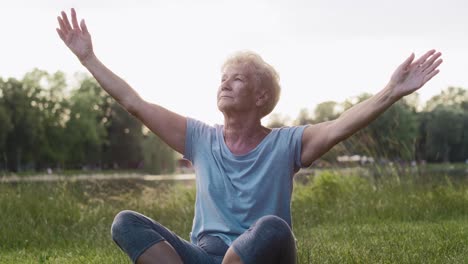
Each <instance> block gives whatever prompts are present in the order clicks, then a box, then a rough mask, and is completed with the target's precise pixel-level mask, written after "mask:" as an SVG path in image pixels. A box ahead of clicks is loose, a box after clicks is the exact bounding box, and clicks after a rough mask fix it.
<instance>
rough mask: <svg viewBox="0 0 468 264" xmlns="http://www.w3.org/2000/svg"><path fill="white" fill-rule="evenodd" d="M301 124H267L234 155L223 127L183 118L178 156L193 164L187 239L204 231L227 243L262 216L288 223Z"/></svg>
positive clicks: (299, 146) (194, 241)
mask: <svg viewBox="0 0 468 264" xmlns="http://www.w3.org/2000/svg"><path fill="white" fill-rule="evenodd" d="M304 128H305V127H304V126H298V127H283V128H277V129H272V131H271V132H270V133H269V134H268V135H267V136H266V137H265V138H264V139H263V140H262V141H261V142H260V144H259V145H258V146H257V147H256V148H254V149H253V150H251V151H250V152H249V153H247V154H245V155H234V154H232V152H231V151H230V150H229V149H228V147H227V146H226V144H225V142H224V136H223V126H221V125H216V126H214V127H212V126H209V125H206V124H204V123H202V122H200V121H197V120H194V119H191V118H188V119H187V133H186V140H185V155H184V158H185V159H188V160H190V161H191V162H192V164H193V166H194V169H195V174H196V186H197V193H196V194H197V195H196V200H195V216H194V220H193V226H192V232H191V234H190V239H191V242H192V243H195V244H196V243H197V241H198V238H199V236H200V234H209V235H212V236H217V237H220V238H221V239H222V240H223V241H224V242H226V244H227V245H231V243H232V242H233V241H234V240H235V239H236V238H237V237H238V236H240V235H241V234H242V233H244V232H245V231H246V230H247V229H248V228H249V227H250V226H251V225H252V224H253V223H254V222H255V221H256V220H258V219H259V218H260V217H262V216H265V215H276V216H279V217H281V218H282V219H284V220H285V221H286V222H287V223H288V224H289V225H290V226H291V206H290V205H291V193H292V189H293V181H292V180H293V176H294V174H295V173H296V172H297V171H298V170H299V168H300V167H301V140H302V134H303V132H304Z"/></svg>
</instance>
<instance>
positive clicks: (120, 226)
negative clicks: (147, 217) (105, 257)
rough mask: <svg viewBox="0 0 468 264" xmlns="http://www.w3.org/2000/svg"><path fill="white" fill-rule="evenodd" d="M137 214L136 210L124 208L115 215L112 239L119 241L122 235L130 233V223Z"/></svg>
mask: <svg viewBox="0 0 468 264" xmlns="http://www.w3.org/2000/svg"><path fill="white" fill-rule="evenodd" d="M136 214H137V213H136V212H133V211H130V210H124V211H121V212H119V213H118V214H117V215H116V216H115V218H114V221H113V222H112V226H111V235H112V239H114V240H115V241H119V238H120V237H122V235H124V234H125V233H128V230H129V225H130V223H131V222H132V221H133V219H135V217H136Z"/></svg>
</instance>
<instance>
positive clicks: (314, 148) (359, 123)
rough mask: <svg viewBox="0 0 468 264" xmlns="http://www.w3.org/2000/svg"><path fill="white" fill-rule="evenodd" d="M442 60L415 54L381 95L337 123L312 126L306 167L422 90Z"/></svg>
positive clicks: (304, 145) (304, 149)
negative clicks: (409, 96)
mask: <svg viewBox="0 0 468 264" xmlns="http://www.w3.org/2000/svg"><path fill="white" fill-rule="evenodd" d="M440 56H441V53H440V52H437V53H436V52H435V50H430V51H428V52H427V53H426V54H424V55H423V56H421V57H420V58H419V59H417V60H416V61H413V60H414V54H411V56H410V57H409V58H408V59H406V60H405V61H404V62H403V63H402V64H401V65H400V66H399V67H398V68H397V69H396V70H395V72H394V73H393V75H392V77H391V78H390V82H389V83H388V84H387V86H386V87H385V88H384V89H383V90H382V91H380V92H379V93H378V94H376V95H374V96H372V97H371V98H369V99H367V100H365V101H363V102H361V103H359V104H357V105H355V106H353V107H352V108H350V109H348V110H347V111H345V112H344V113H343V114H341V116H340V117H339V118H337V119H335V120H333V121H328V122H324V123H319V124H316V125H311V126H308V127H307V128H306V129H305V131H304V135H303V137H302V153H301V162H302V164H303V165H304V166H309V165H310V164H312V162H313V161H314V160H316V159H318V158H319V157H320V156H322V155H323V154H325V153H326V152H327V151H328V150H330V149H331V148H332V147H333V146H334V145H336V144H338V143H339V142H340V141H342V140H345V139H346V138H348V137H349V136H351V135H352V134H354V133H355V132H357V131H358V130H360V129H362V128H364V127H366V126H367V125H368V124H369V123H370V122H372V121H373V120H374V119H376V118H377V117H378V116H379V115H380V114H382V113H383V112H384V111H385V110H387V109H388V108H389V107H390V106H391V105H392V104H393V103H395V102H396V101H398V100H400V99H401V98H402V97H404V96H405V95H408V94H410V93H413V92H414V91H416V90H418V89H419V88H421V87H422V86H423V85H424V84H425V83H426V82H428V81H429V80H430V79H432V77H434V76H435V75H437V73H439V70H438V69H437V67H439V65H440V64H441V63H442V59H441V58H440Z"/></svg>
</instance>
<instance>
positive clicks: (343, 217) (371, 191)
mask: <svg viewBox="0 0 468 264" xmlns="http://www.w3.org/2000/svg"><path fill="white" fill-rule="evenodd" d="M302 182H307V183H306V184H296V186H295V191H294V197H293V205H292V207H293V228H294V232H295V234H296V238H297V241H298V242H297V247H298V260H299V261H298V263H468V180H467V179H466V178H460V179H458V180H451V179H450V178H448V177H443V176H440V177H432V178H424V179H421V177H416V176H411V175H410V176H405V177H399V176H398V177H395V176H387V177H383V178H379V179H378V180H376V178H375V177H369V176H357V175H354V176H353V175H345V176H343V175H341V174H340V175H338V174H337V173H333V172H324V173H321V174H320V175H318V176H315V177H310V178H307V177H306V178H305V179H302ZM194 200H195V192H194V189H193V186H192V185H191V184H180V183H179V184H174V183H161V182H142V181H83V182H57V183H16V184H0V263H130V261H129V260H128V259H127V257H126V256H125V255H124V254H123V253H122V252H121V251H120V250H119V249H118V247H117V246H116V245H115V244H114V243H113V242H112V240H111V238H110V225H111V223H112V220H113V217H114V215H115V214H116V213H117V212H119V211H120V210H123V209H131V210H135V211H139V212H141V213H143V214H146V215H148V216H150V217H153V218H155V219H157V220H158V221H160V222H161V223H163V224H165V225H166V226H168V227H169V228H171V229H172V230H174V231H175V232H177V233H178V234H180V235H181V236H183V237H185V238H188V234H189V232H190V228H191V224H192V217H193V204H194Z"/></svg>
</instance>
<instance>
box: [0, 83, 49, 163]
mask: <svg viewBox="0 0 468 264" xmlns="http://www.w3.org/2000/svg"><path fill="white" fill-rule="evenodd" d="M1 89H2V95H3V97H2V103H3V107H4V112H6V113H7V115H8V116H9V117H10V122H11V127H12V128H11V129H10V130H9V133H7V136H6V146H5V150H6V155H5V156H6V158H5V159H6V161H7V169H8V170H10V171H22V170H25V169H35V157H37V156H39V155H40V150H39V148H38V147H37V146H40V142H41V137H43V134H44V130H43V127H42V124H41V117H40V114H41V112H40V109H39V105H38V102H39V101H40V92H41V89H40V86H38V85H37V84H34V83H23V81H18V80H16V79H13V78H10V79H8V80H7V81H6V82H2V87H1Z"/></svg>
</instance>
